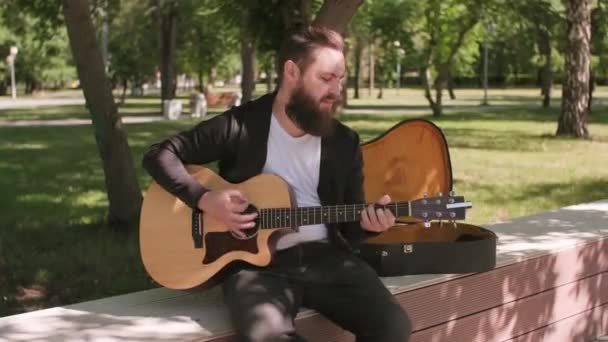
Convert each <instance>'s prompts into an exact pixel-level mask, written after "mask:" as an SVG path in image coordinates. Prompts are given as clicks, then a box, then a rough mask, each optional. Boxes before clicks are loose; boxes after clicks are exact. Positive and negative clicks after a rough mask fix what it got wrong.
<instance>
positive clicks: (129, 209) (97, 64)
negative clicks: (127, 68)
mask: <svg viewBox="0 0 608 342" xmlns="http://www.w3.org/2000/svg"><path fill="white" fill-rule="evenodd" d="M89 9H90V5H89V1H88V0H63V13H64V16H65V22H66V26H67V31H68V37H69V40H70V45H71V48H72V54H73V56H74V61H75V63H76V70H77V71H78V78H79V79H80V82H81V85H82V89H83V93H84V97H85V99H86V103H87V108H88V109H89V112H90V114H91V119H92V121H93V128H94V130H95V140H96V142H97V148H98V150H99V154H100V156H101V161H102V164H103V171H104V175H105V185H106V191H107V195H108V201H109V212H108V224H109V225H110V226H111V227H113V228H117V229H121V230H125V229H126V228H128V227H134V226H136V225H137V223H138V221H139V212H140V208H141V201H142V196H141V191H140V189H139V184H138V182H137V176H136V174H135V166H134V164H133V158H132V156H131V149H130V148H129V144H128V141H127V134H126V131H125V129H124V127H123V125H122V121H121V119H120V116H119V115H118V112H117V109H116V104H115V103H114V97H113V95H112V89H111V87H110V80H109V79H108V78H107V76H106V74H105V69H104V65H103V60H102V57H101V51H100V50H99V46H98V44H97V41H96V38H95V30H94V28H93V23H92V21H91V17H90V16H89Z"/></svg>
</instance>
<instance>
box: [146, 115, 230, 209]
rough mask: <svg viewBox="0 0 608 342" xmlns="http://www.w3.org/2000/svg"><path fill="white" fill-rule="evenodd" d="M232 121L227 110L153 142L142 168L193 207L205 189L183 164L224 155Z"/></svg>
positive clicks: (228, 146) (207, 160) (207, 161)
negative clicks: (162, 139)
mask: <svg viewBox="0 0 608 342" xmlns="http://www.w3.org/2000/svg"><path fill="white" fill-rule="evenodd" d="M234 121H235V120H234V118H233V115H231V113H230V111H229V112H226V113H223V114H221V115H218V116H216V117H214V118H212V119H209V120H206V121H203V122H201V123H199V124H198V125H196V126H195V127H194V128H192V129H190V130H187V131H184V132H180V133H178V134H176V135H174V136H172V137H170V138H168V139H166V140H164V141H161V142H159V143H156V144H153V145H152V146H150V148H149V149H148V151H147V152H146V153H145V154H144V157H143V163H142V164H143V167H144V169H146V171H148V173H149V174H150V176H152V179H154V180H155V181H156V182H157V183H158V184H159V185H160V186H162V187H163V188H164V189H165V190H167V191H168V192H169V193H171V194H173V195H174V196H176V197H177V198H179V199H180V200H182V201H183V202H184V203H186V204H187V205H189V206H190V207H192V208H196V207H197V204H198V201H199V199H200V197H201V196H202V195H203V194H204V193H205V192H207V191H208V189H205V188H204V187H203V186H202V185H201V184H200V183H199V182H197V181H196V180H195V179H194V178H193V177H192V176H191V175H190V174H189V173H188V172H187V171H186V168H185V165H187V164H206V163H209V162H212V161H216V160H220V159H223V158H226V157H227V156H228V155H229V153H230V146H231V140H232V135H233V134H234V131H235V129H234V127H233V126H234Z"/></svg>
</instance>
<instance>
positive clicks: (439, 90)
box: [431, 70, 446, 117]
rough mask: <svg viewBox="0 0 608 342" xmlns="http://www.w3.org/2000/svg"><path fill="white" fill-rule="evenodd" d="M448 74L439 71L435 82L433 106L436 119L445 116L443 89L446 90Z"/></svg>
mask: <svg viewBox="0 0 608 342" xmlns="http://www.w3.org/2000/svg"><path fill="white" fill-rule="evenodd" d="M445 83H446V74H445V71H444V70H440V71H439V75H438V76H437V79H436V80H435V104H434V105H432V106H431V109H432V110H433V116H434V117H440V116H442V115H443V89H445Z"/></svg>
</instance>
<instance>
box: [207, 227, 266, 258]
mask: <svg viewBox="0 0 608 342" xmlns="http://www.w3.org/2000/svg"><path fill="white" fill-rule="evenodd" d="M204 244H205V246H207V250H206V253H205V258H204V259H203V264H210V263H212V262H214V261H216V260H217V259H218V258H220V257H221V256H223V255H224V254H226V253H229V252H234V251H243V252H249V253H251V254H257V253H258V251H259V250H258V245H257V239H256V238H255V237H254V238H252V239H246V240H240V239H236V238H235V237H234V236H232V234H231V233H230V232H209V233H207V234H205V241H204Z"/></svg>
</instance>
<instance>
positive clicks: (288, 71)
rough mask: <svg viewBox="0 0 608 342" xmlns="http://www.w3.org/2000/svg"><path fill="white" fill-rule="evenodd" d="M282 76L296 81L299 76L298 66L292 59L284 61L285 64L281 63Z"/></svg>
mask: <svg viewBox="0 0 608 342" xmlns="http://www.w3.org/2000/svg"><path fill="white" fill-rule="evenodd" d="M283 78H285V79H286V80H289V81H292V82H296V81H297V80H298V79H299V78H300V67H299V66H298V65H297V64H296V63H294V62H293V61H292V60H287V61H285V65H283Z"/></svg>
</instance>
